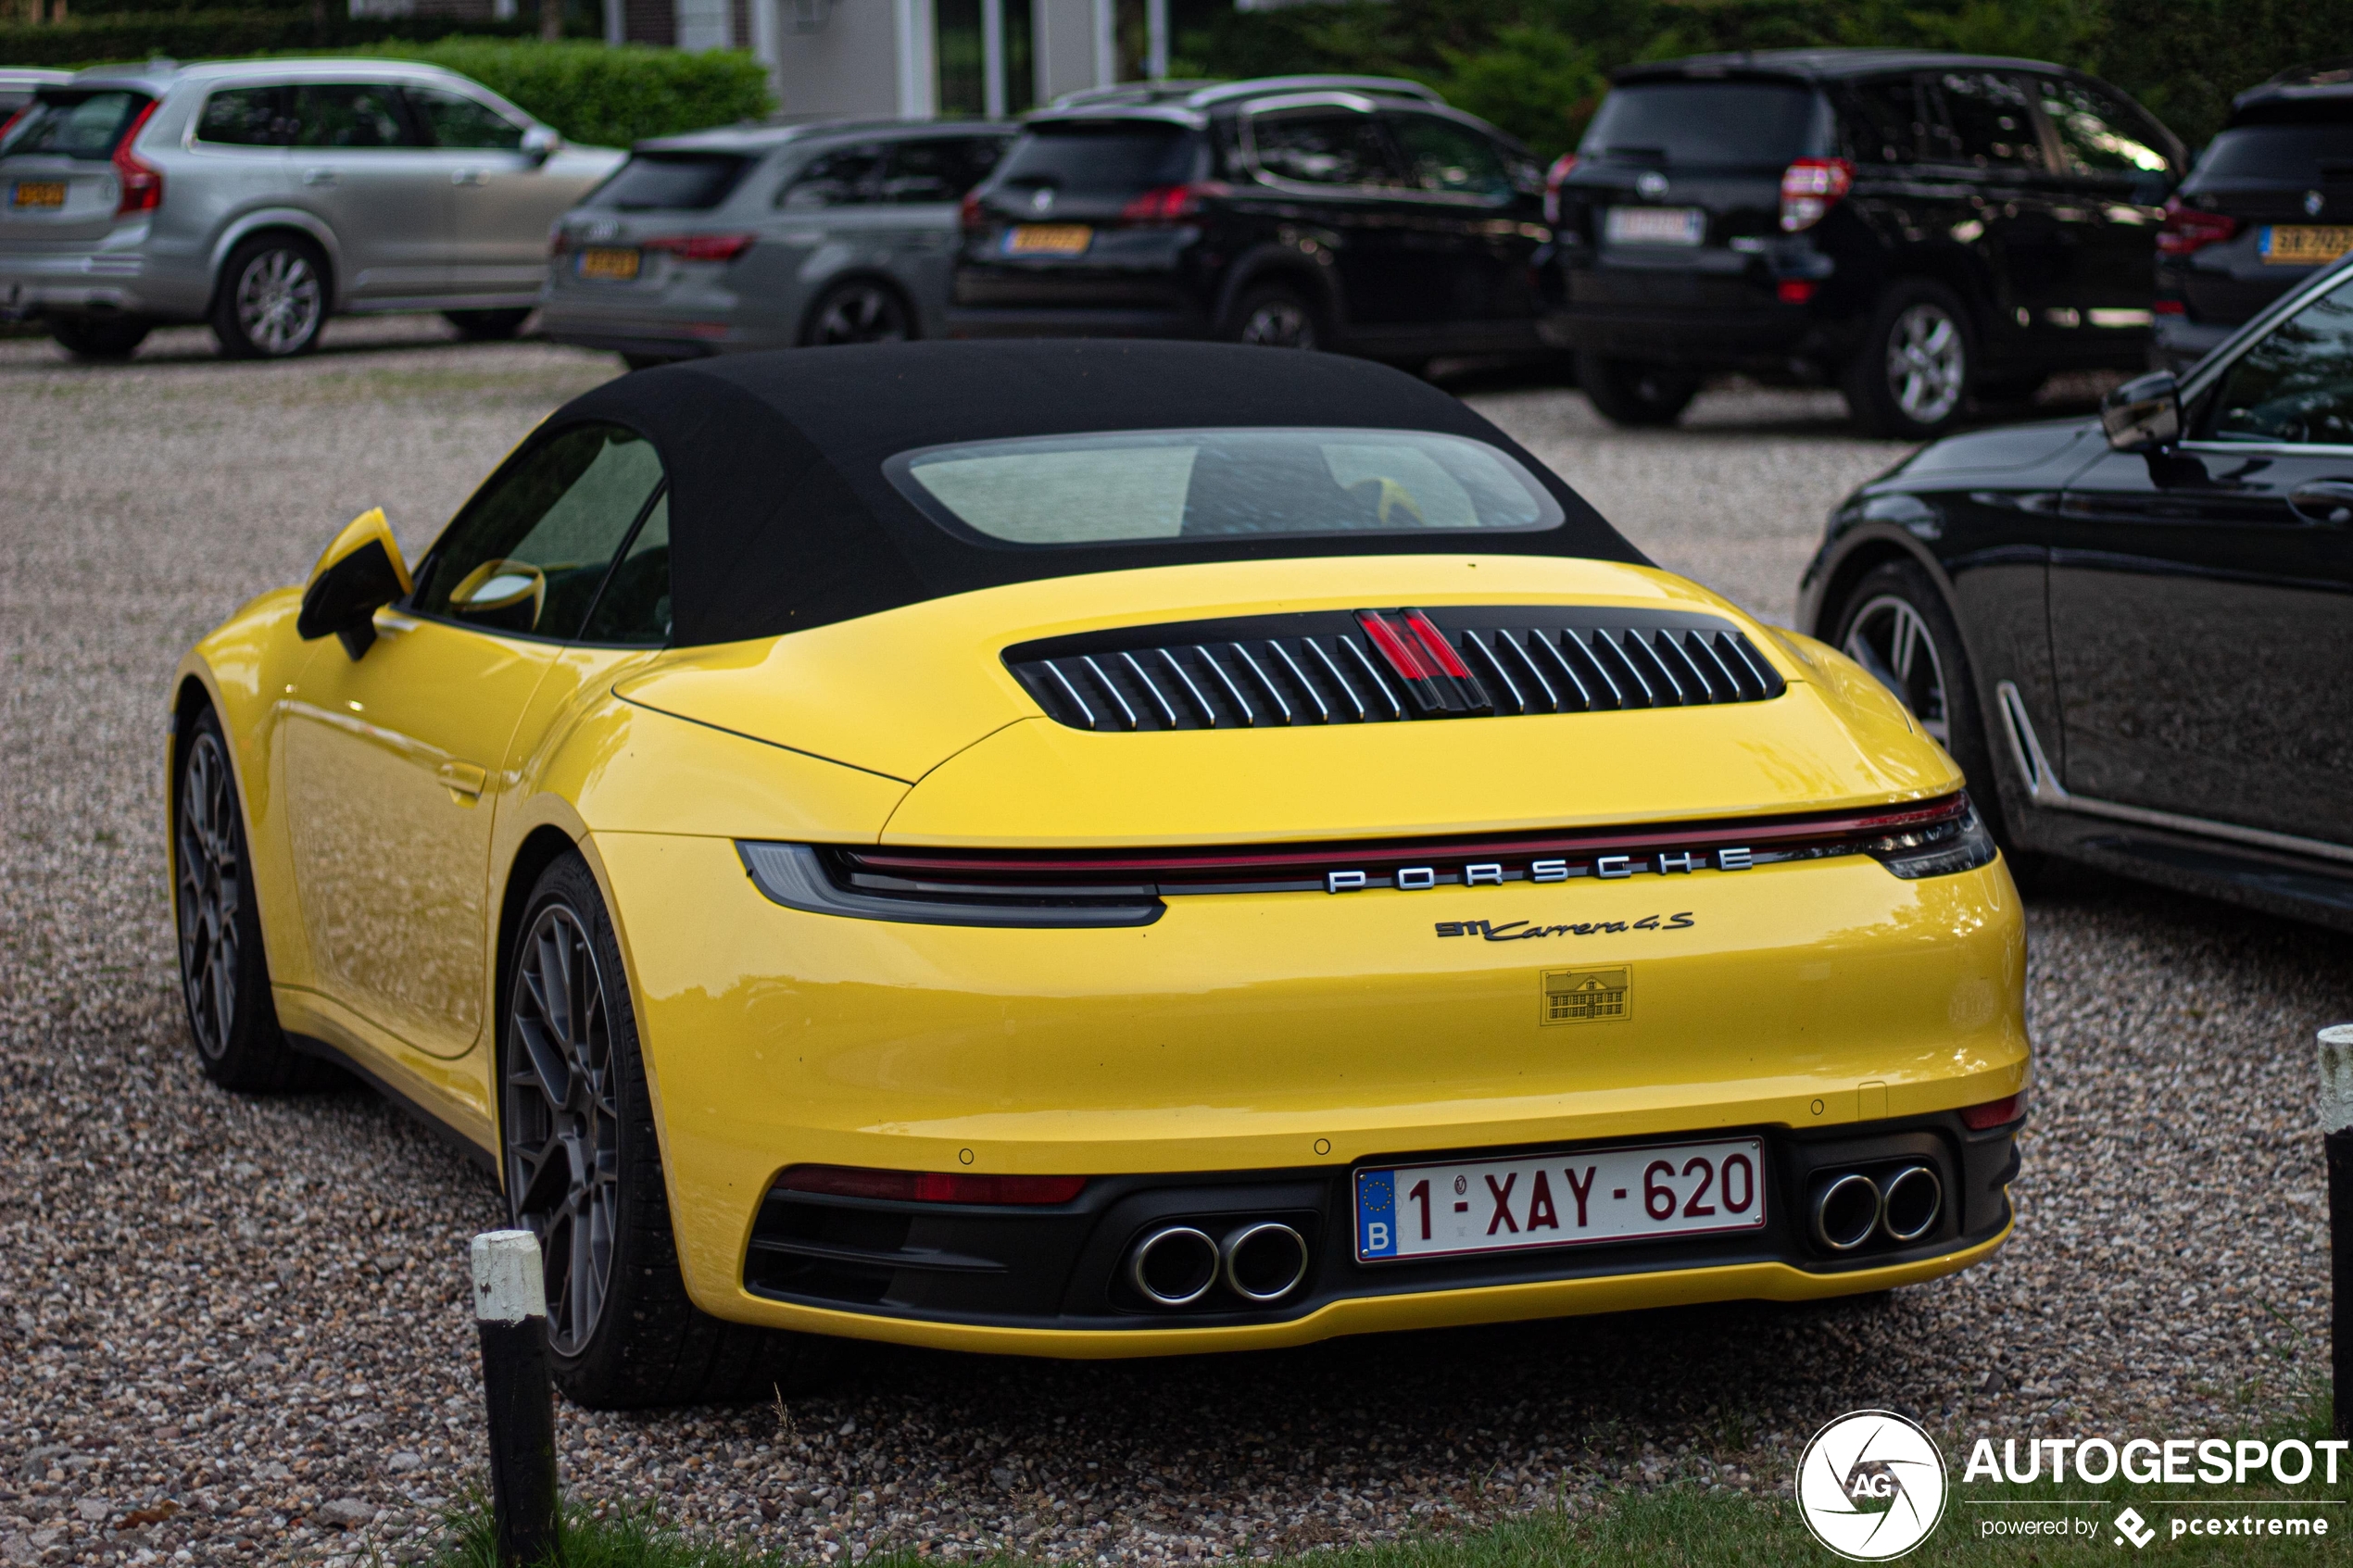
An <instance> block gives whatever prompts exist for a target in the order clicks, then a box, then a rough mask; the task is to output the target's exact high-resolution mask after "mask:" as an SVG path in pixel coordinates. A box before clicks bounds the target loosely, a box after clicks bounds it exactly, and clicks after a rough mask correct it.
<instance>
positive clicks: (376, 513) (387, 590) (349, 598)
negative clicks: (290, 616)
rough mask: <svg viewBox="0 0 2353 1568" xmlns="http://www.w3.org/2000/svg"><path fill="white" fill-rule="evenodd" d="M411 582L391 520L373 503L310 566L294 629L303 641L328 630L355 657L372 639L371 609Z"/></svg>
mask: <svg viewBox="0 0 2353 1568" xmlns="http://www.w3.org/2000/svg"><path fill="white" fill-rule="evenodd" d="M415 587H416V583H414V582H413V581H412V580H411V579H410V578H409V563H408V562H407V561H405V560H403V559H401V558H400V544H399V541H397V540H396V539H395V538H393V536H392V525H391V524H390V523H387V522H386V521H384V508H382V507H377V508H373V509H372V510H370V511H365V512H362V513H360V514H359V516H358V517H356V518H353V519H352V520H351V521H350V522H349V524H347V525H346V527H345V529H344V531H343V532H342V533H338V534H336V535H335V537H334V542H333V544H331V545H329V546H327V547H326V549H325V551H324V552H322V553H321V555H320V557H319V564H318V565H316V566H314V567H312V568H311V569H310V582H309V584H308V586H307V587H305V588H304V589H303V590H302V613H301V614H300V615H298V616H296V618H295V631H296V633H299V634H300V635H301V637H302V639H303V641H305V642H311V641H315V640H316V639H318V638H321V637H323V636H326V635H328V634H329V633H333V635H334V636H335V638H336V639H337V640H338V641H340V642H341V643H342V644H343V651H344V652H346V653H347V654H349V655H350V656H351V657H352V658H353V659H358V658H359V656H360V655H361V654H364V653H366V652H367V651H368V649H369V647H370V646H372V645H373V644H374V642H375V640H376V611H377V610H379V609H381V608H384V606H385V605H388V604H392V603H394V602H395V601H396V600H399V599H403V598H406V597H408V596H409V593H410V591H411V590H413V589H414V588H415Z"/></svg>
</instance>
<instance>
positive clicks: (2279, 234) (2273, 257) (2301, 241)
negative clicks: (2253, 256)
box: [2256, 223, 2353, 267]
mask: <svg viewBox="0 0 2353 1568" xmlns="http://www.w3.org/2000/svg"><path fill="white" fill-rule="evenodd" d="M2256 249H2257V251H2258V252H2259V254H2260V255H2261V256H2262V257H2263V259H2264V261H2265V262H2266V263H2268V264H2270V265H2271V266H2274V267H2319V266H2322V265H2323V264H2325V263H2327V262H2331V261H2334V260H2335V259H2336V258H2337V257H2340V256H2343V255H2344V254H2345V253H2346V252H2347V251H2348V250H2353V228H2348V227H2340V226H2336V225H2307V224H2301V223H2296V224H2274V225H2273V226H2272V227H2271V228H2268V229H2266V230H2264V231H2263V238H2262V241H2261V243H2260V244H2259V245H2257V246H2256Z"/></svg>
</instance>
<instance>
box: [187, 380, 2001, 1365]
mask: <svg viewBox="0 0 2353 1568" xmlns="http://www.w3.org/2000/svg"><path fill="white" fill-rule="evenodd" d="M167 765H168V767H169V770H170V773H169V781H170V826H171V848H172V871H173V894H174V910H175V916H176V919H177V922H178V931H179V937H180V953H181V960H182V978H183V981H184V985H185V990H186V995H187V1002H188V1011H189V1017H190V1022H191V1024H192V1026H193V1029H194V1034H195V1045H196V1047H197V1050H198V1053H199V1055H200V1058H201V1060H202V1062H203V1066H204V1069H205V1071H206V1072H207V1073H209V1074H210V1075H211V1076H212V1077H213V1078H214V1079H216V1080H217V1081H218V1082H219V1083H220V1084H221V1085H225V1086H228V1087H231V1088H239V1089H260V1088H268V1087H271V1086H277V1085H287V1084H290V1083H292V1082H295V1081H296V1080H297V1079H299V1078H301V1077H303V1076H304V1075H305V1074H306V1073H310V1072H312V1071H314V1070H315V1064H316V1063H317V1062H319V1061H321V1060H333V1061H339V1062H341V1063H343V1064H344V1065H346V1066H347V1067H349V1068H351V1069H353V1070H356V1071H357V1072H359V1073H362V1074H364V1075H365V1076H366V1077H368V1078H369V1079H371V1081H373V1082H374V1083H375V1084H376V1085H379V1086H380V1087H381V1088H383V1089H384V1090H385V1091H386V1092H387V1093H389V1094H391V1095H393V1096H396V1097H397V1098H400V1099H401V1100H404V1101H406V1102H408V1103H409V1105H411V1106H412V1107H414V1108H416V1109H418V1110H421V1111H422V1113H423V1114H424V1115H425V1116H427V1117H429V1118H430V1119H432V1120H433V1121H434V1123H437V1124H439V1125H440V1126H442V1127H444V1128H446V1129H447V1130H448V1131H449V1132H451V1133H452V1134H453V1135H455V1136H456V1137H457V1138H459V1140H460V1141H461V1142H462V1143H464V1144H465V1145H466V1146H467V1147H469V1148H472V1149H474V1150H476V1151H478V1152H479V1153H480V1154H481V1155H482V1156H483V1158H484V1160H486V1161H487V1162H489V1163H491V1164H492V1165H494V1166H495V1167H496V1169H497V1171H498V1173H499V1174H500V1178H501V1180H502V1182H503V1184H504V1186H505V1190H506V1194H507V1198H508V1201H509V1203H510V1205H511V1207H512V1210H513V1215H514V1219H515V1221H516V1223H518V1224H522V1225H527V1226H529V1227H530V1228H531V1229H532V1230H534V1231H535V1232H536V1233H537V1234H538V1235H539V1236H540V1237H541V1239H542V1242H543V1244H544V1247H545V1249H546V1257H547V1290H548V1307H549V1335H550V1336H551V1340H552V1349H553V1353H554V1357H555V1362H556V1365H557V1368H558V1371H559V1375H560V1379H561V1381H562V1383H563V1385H564V1386H565V1387H566V1388H567V1390H568V1391H569V1392H570V1393H571V1394H572V1395H573V1397H574V1398H575V1399H579V1400H581V1401H583V1402H585V1403H588V1404H591V1405H599V1406H619V1405H630V1404H647V1403H656V1402H662V1401H674V1400H687V1399H700V1398H706V1397H711V1396H713V1395H715V1394H718V1393H720V1392H722V1391H724V1389H726V1388H728V1387H730V1386H738V1385H741V1384H744V1383H747V1382H749V1383H751V1384H754V1385H755V1386H758V1387H759V1388H760V1389H761V1391H762V1392H765V1390H766V1387H767V1386H768V1383H769V1382H771V1381H785V1380H786V1379H788V1378H790V1377H792V1376H794V1375H796V1374H806V1373H807V1371H808V1369H809V1367H810V1366H811V1364H812V1363H813V1361H815V1360H816V1359H817V1358H818V1354H819V1352H821V1351H822V1349H823V1348H824V1346H826V1345H828V1344H829V1343H836V1342H837V1340H838V1338H839V1337H841V1336H850V1337H858V1338H865V1339H878V1340H891V1341H898V1342H901V1343H906V1344H914V1345H926V1346H935V1347H945V1348H958V1349H967V1350H997V1351H1010V1352H1019V1353H1022V1354H1030V1355H1055V1356H1134V1355H1159V1354H1167V1353H1173V1352H1186V1351H1201V1350H1216V1349H1229V1348H1254V1347H1269V1346H1281V1345H1296V1344H1300V1343H1302V1342H1304V1341H1308V1340H1313V1339H1316V1338H1320V1337H1323V1336H1330V1335H1339V1334H1351V1333H1362V1332H1365V1331H1369V1330H1386V1329H1401V1328H1411V1327H1416V1326H1422V1325H1436V1324H1452V1323H1483V1322H1494V1321H1498V1320H1503V1319H1514V1318H1533V1317H1544V1316H1557V1315H1566V1314H1572V1313H1580V1312H1595V1311H1617V1310H1620V1309H1627V1308H1638V1307H1644V1306H1650V1305H1655V1304H1663V1303H1674V1302H1693V1301H1713V1300H1723V1299H1729V1298H1774V1299H1780V1300H1797V1299H1804V1298H1818V1297H1828V1296H1835V1295H1839V1294H1843V1293H1850V1292H1859V1291H1874V1290H1880V1289H1884V1288H1886V1287H1888V1286H1899V1285H1905V1284H1908V1283H1912V1282H1915V1281H1919V1280H1925V1279H1928V1278H1931V1277H1932V1276H1935V1275H1938V1274H1942V1273H1950V1272H1951V1271H1953V1270H1956V1269H1960V1268H1964V1267H1967V1266H1968V1265H1969V1264H1970V1263H1972V1262H1974V1261H1978V1260H1980V1259H1982V1258H1984V1257H1985V1256H1986V1255H1987V1254H1989V1253H1990V1252H1991V1251H1992V1250H1993V1249H1994V1248H1995V1247H1997V1246H1999V1245H2000V1244H2001V1242H2002V1241H2003V1240H2004V1238H2005V1237H2006V1236H2007V1235H2008V1232H2009V1227H2010V1223H2011V1217H2010V1205H2009V1199H2008V1193H2007V1187H2008V1184H2009V1182H2010V1181H2011V1179H2012V1178H2013V1177H2014V1175H2015V1174H2016V1173H2017V1170H2018V1158H2017V1154H2016V1135H2017V1134H2018V1132H2019V1130H2020V1126H2021V1124H2022V1123H2023V1119H2024V1112H2025V1098H2024V1095H2025V1089H2026V1080H2027V1073H2028V1060H2029V1047H2028V1041H2027V1034H2026V1027H2025V1021H2024V1016H2023V1008H2022V992H2023V985H2022V982H2023V974H2024V968H2025V945H2024V938H2023V927H2022V922H2021V918H2020V904H2019V899H2018V896H2017V893H2016V891H2015V890H2014V888H2013V887H2012V886H2011V884H2010V879H2009V876H2008V873H2007V871H2006V870H2005V868H2004V866H2003V864H2002V862H2001V860H2000V859H1999V858H1998V856H1997V855H1996V853H1995V849H1994V844H1993V842H1992V840H1991V838H1990V837H1989V836H1988V834H1987V833H1986V831H1985V829H1984V827H1983V826H1982V823H1981V822H1980V821H1979V819H1978V816H1977V814H1976V812H1975V810H1974V809H1972V808H1971V806H1970V804H1969V800H1968V798H1967V797H1965V796H1964V795H1963V794H1962V793H1961V787H1960V786H1961V778H1960V775H1959V773H1958V772H1957V771H1956V770H1955V768H1954V765H1953V763H1952V761H1951V759H1948V758H1947V757H1946V756H1945V755H1944V752H1943V751H1941V750H1940V749H1938V747H1937V746H1935V745H1934V744H1933V743H1932V742H1931V741H1930V740H1929V739H1928V738H1926V737H1925V736H1924V735H1923V734H1922V733H1921V729H1920V726H1919V723H1918V722H1916V721H1914V719H1913V718H1912V716H1911V715H1909V714H1908V713H1907V712H1906V710H1905V709H1904V708H1903V706H1902V705H1901V704H1900V703H1899V702H1898V701H1897V700H1896V699H1895V698H1894V697H1893V696H1890V695H1889V693H1888V692H1887V691H1886V690H1885V689H1884V688H1882V687H1881V685H1879V684H1877V683H1875V682H1874V681H1873V680H1872V679H1871V678H1870V677H1869V675H1867V674H1865V673H1864V672H1863V671H1862V670H1861V669H1860V668H1859V667H1858V666H1856V665H1855V664H1854V663H1851V662H1850V661H1848V660H1847V659H1844V658H1843V657H1842V656H1840V655H1839V654H1837V653H1835V652H1833V651H1831V649H1830V648H1828V647H1826V646H1823V645H1821V644H1819V643H1817V642H1814V641H1811V640H1809V639H1807V638H1805V637H1801V636H1796V635H1794V634H1792V633H1787V632H1782V631H1777V630H1774V629H1771V628H1768V627H1767V626H1764V625H1762V624H1760V623H1758V622H1757V621H1755V620H1753V619H1752V618H1750V617H1749V616H1747V615H1744V614H1743V613H1742V612H1741V611H1740V610H1738V609H1736V608H1733V607H1732V606H1731V605H1730V604H1729V603H1727V602H1726V601H1725V600H1723V599H1721V598H1719V597H1718V596H1715V595H1714V594H1711V593H1709V592H1707V591H1706V590H1705V589H1702V588H1700V587H1697V586H1695V585H1693V584H1692V583H1688V582H1686V581H1684V580H1682V579H1680V578H1678V577H1675V576H1672V575H1670V574H1668V573H1667V572H1664V571H1659V570H1657V569H1655V567H1652V566H1651V565H1649V564H1648V563H1647V562H1646V561H1644V559H1643V558H1642V555H1641V554H1640V553H1639V552H1638V551H1636V550H1635V549H1634V548H1633V547H1632V546H1629V544H1628V543H1627V542H1626V541H1625V540H1624V539H1622V538H1620V537H1619V536H1618V534H1617V533H1616V532H1615V531H1614V530H1612V529H1611V528H1610V526H1609V525H1608V524H1607V523H1606V522H1605V521H1603V519H1602V518H1601V517H1600V516H1599V515H1598V514H1597V513H1595V512H1594V510H1593V509H1592V508H1591V507H1589V506H1588V505H1586V504H1585V503H1584V502H1583V501H1582V500H1580V499H1579V497H1578V495H1576V493H1575V492H1574V491H1572V490H1571V489H1569V487H1568V486H1567V485H1566V484H1565V483H1562V482H1561V480H1560V479H1558V478H1557V477H1556V476H1554V474H1552V473H1550V472H1549V471H1547V470H1545V469H1544V468H1543V466H1542V465H1541V464H1540V463H1539V462H1537V461H1536V460H1535V459H1534V458H1531V457H1530V456H1529V454H1528V453H1526V452H1525V451H1523V450H1521V449H1520V448H1519V447H1518V446H1516V445H1514V444H1513V442H1512V441H1510V440H1509V439H1508V438H1507V437H1505V436H1504V434H1503V433H1501V432H1499V431H1498V430H1496V429H1495V428H1494V427H1493V426H1492V425H1491V424H1489V423H1488V422H1487V421H1486V420H1482V419H1480V418H1479V417H1478V416H1477V415H1475V414H1473V413H1472V412H1470V411H1469V410H1468V409H1466V408H1464V406H1463V405H1462V404H1460V403H1458V402H1456V401H1455V400H1454V399H1453V398H1452V397H1450V396H1448V395H1445V394H1443V393H1441V392H1439V391H1437V390H1435V389H1433V388H1431V387H1428V386H1427V385H1425V384H1423V383H1419V382H1417V381H1416V380H1414V379H1413V378H1411V377H1409V376H1406V375H1403V374H1402V373H1400V372H1397V371H1395V370H1386V369H1383V368H1381V367H1378V366H1375V365H1371V364H1366V363H1364V362H1361V361H1356V360H1350V359H1342V358H1335V357H1327V356H1322V355H1311V354H1297V353H1284V352H1279V351H1276V350H1268V349H1256V348H1240V347H1224V346H1212V345H1186V344H1151V343H1137V344H1089V343H1004V344H953V343H950V344H910V345H887V346H875V347H862V348H843V349H825V350H818V351H802V352H797V353H787V354H775V355H745V356H741V357H736V358H724V359H716V360H710V361H704V362H701V363H697V364H688V365H678V366H673V367H669V368H665V369H661V370H650V371H646V372H642V373H639V374H636V375H632V376H627V377H624V378H623V379H621V380H618V381H615V382H612V383H608V384H606V385H604V386H602V387H599V388H598V389H597V390H596V391H594V392H591V393H588V394H587V395H585V396H582V397H580V398H578V399H576V400H574V401H573V402H572V403H571V404H569V405H567V406H566V407H564V408H562V409H560V410H559V411H558V412H557V413H556V414H555V415H554V416H553V417H551V418H550V419H549V420H547V422H546V423H545V424H544V425H542V426H541V427H540V428H539V429H538V430H537V431H536V432H535V433H534V434H533V435H532V436H531V437H530V438H529V439H527V440H526V441H524V442H523V444H522V445H521V446H520V447H519V448H518V449H517V450H516V451H515V453H514V454H513V456H511V457H510V458H508V459H507V461H506V462H505V463H504V464H503V465H501V466H500V468H499V469H498V470H497V471H496V472H495V473H493V474H492V475H491V476H490V479H489V480H488V482H487V483H484V485H483V487H482V488H481V490H480V491H479V492H478V493H477V494H476V495H474V497H473V498H472V500H471V501H469V502H468V503H467V504H466V506H465V508H463V509H462V510H460V511H459V514H458V516H457V518H456V519H455V521H452V522H451V523H450V524H449V526H448V527H447V529H446V530H445V531H444V532H443V533H442V535H441V537H440V539H439V540H438V541H437V542H436V543H435V544H434V546H433V547H432V548H431V549H430V550H429V551H427V552H426V554H425V556H424V558H422V560H421V561H419V562H418V563H417V565H416V567H415V569H414V570H413V571H411V569H410V568H409V566H408V565H407V564H406V563H405V562H404V560H403V559H402V556H401V552H400V550H399V547H398V546H397V545H396V544H395V542H394V540H393V537H392V535H391V533H390V532H389V531H388V530H387V529H386V527H385V525H384V518H383V514H382V513H381V512H371V513H370V514H368V515H367V516H365V517H362V518H360V519H359V521H356V522H354V523H353V524H351V526H350V527H348V528H346V530H345V531H344V532H343V533H342V534H341V535H340V536H338V537H337V538H336V539H335V541H334V542H333V544H332V545H331V546H328V548H327V551H326V553H325V554H324V555H323V556H321V558H320V560H319V564H318V566H317V568H316V570H315V571H313V573H312V575H311V579H310V582H309V583H308V586H307V587H305V588H302V589H298V590H297V589H293V588H288V589H283V590H281V591H278V592H275V593H271V594H265V595H263V596H261V597H259V598H258V599H256V600H255V601H254V602H253V603H252V604H250V605H248V606H246V607H245V608H244V609H242V610H240V611H239V612H238V613H237V614H236V615H235V616H234V617H233V619H231V620H230V621H228V622H227V624H225V625H223V626H222V627H220V629H219V630H218V631H216V632H214V633H211V634H210V635H209V636H208V637H206V638H205V639H204V640H203V641H202V642H201V643H199V644H198V645H197V646H196V647H195V650H194V651H193V652H191V653H190V654H189V656H188V658H187V659H186V661H185V662H184V663H183V665H182V668H181V671H180V673H179V676H178V680H177V684H176V691H175V696H174V698H173V707H172V725H171V741H170V755H169V760H168V764H167ZM829 1336H830V1337H829Z"/></svg>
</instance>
